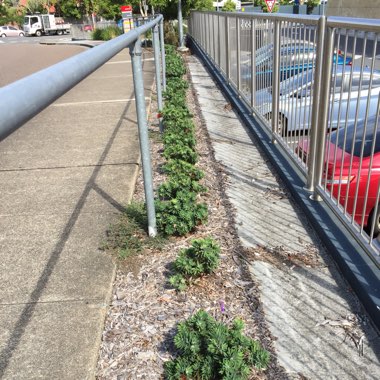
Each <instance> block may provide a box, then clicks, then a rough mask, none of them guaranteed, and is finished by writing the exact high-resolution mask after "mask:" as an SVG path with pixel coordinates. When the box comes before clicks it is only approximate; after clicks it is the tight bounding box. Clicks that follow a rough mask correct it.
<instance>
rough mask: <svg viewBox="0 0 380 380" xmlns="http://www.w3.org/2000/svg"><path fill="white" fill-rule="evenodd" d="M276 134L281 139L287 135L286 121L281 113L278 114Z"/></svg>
mask: <svg viewBox="0 0 380 380" xmlns="http://www.w3.org/2000/svg"><path fill="white" fill-rule="evenodd" d="M277 133H278V134H279V135H280V136H282V137H286V136H287V135H288V119H287V118H286V116H285V115H283V114H281V113H280V114H278V129H277Z"/></svg>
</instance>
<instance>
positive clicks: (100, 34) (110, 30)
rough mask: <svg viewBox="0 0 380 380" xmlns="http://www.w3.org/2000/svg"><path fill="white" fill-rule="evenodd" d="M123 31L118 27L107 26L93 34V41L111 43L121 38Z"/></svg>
mask: <svg viewBox="0 0 380 380" xmlns="http://www.w3.org/2000/svg"><path fill="white" fill-rule="evenodd" d="M122 33H123V31H122V30H121V29H120V28H119V27H117V26H107V27H106V28H104V29H95V30H94V31H93V32H92V39H93V40H100V41H109V40H112V39H113V38H115V37H118V36H120V35H121V34H122Z"/></svg>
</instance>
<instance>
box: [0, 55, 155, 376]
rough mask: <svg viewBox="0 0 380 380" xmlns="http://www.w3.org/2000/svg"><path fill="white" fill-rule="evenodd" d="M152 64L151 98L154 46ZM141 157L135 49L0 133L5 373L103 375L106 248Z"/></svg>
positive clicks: (0, 347) (147, 69)
mask: <svg viewBox="0 0 380 380" xmlns="http://www.w3.org/2000/svg"><path fill="white" fill-rule="evenodd" d="M144 75H145V88H146V99H147V102H148V101H149V99H150V96H151V92H150V89H151V87H152V83H153V80H154V67H153V60H152V59H151V57H149V56H144ZM31 101H32V99H31ZM0 122H1V120H0ZM139 165H140V153H139V145H138V134H137V126H136V113H135V102H134V94H133V81H132V72H131V64H130V56H129V52H128V50H124V51H123V52H121V53H120V54H118V55H117V56H115V57H114V58H113V59H112V60H111V61H109V62H108V63H107V64H105V65H104V66H103V67H102V68H100V69H99V70H97V71H96V72H94V73H93V74H92V75H91V76H89V77H88V78H87V79H86V80H84V81H83V82H81V83H80V84H79V85H78V86H77V87H75V88H74V89H72V90H71V91H70V92H68V93H67V94H65V95H64V96H63V97H61V98H60V99H58V100H57V101H56V102H55V103H54V104H53V105H51V106H50V107H49V108H48V109H46V110H45V111H44V112H42V113H41V114H39V115H38V116H37V117H35V118H34V119H33V120H31V121H30V122H28V123H27V124H26V125H24V126H23V127H22V128H20V129H19V130H17V131H16V132H15V133H13V134H12V135H11V136H9V137H8V138H7V139H5V140H4V141H2V142H0V188H1V191H0V378H1V379H28V380H30V379H37V378H38V379H60V380H63V379H70V380H73V379H78V380H82V379H92V378H94V370H95V367H96V362H97V356H98V349H99V344H100V338H101V333H102V331H103V323H104V316H105V312H106V308H107V304H108V300H109V296H110V294H111V289H112V280H113V277H114V272H115V265H114V263H113V262H112V260H111V258H110V257H109V255H106V254H105V253H104V252H102V251H101V250H100V249H99V247H100V246H101V244H102V242H103V240H104V238H105V231H106V229H107V227H108V226H109V225H110V223H112V222H113V221H115V220H116V218H117V215H118V213H120V211H121V210H122V208H123V205H125V204H126V203H127V202H128V201H129V200H130V198H131V195H132V193H133V189H134V183H135V177H136V175H137V173H138V170H139Z"/></svg>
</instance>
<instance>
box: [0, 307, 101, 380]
mask: <svg viewBox="0 0 380 380" xmlns="http://www.w3.org/2000/svg"><path fill="white" fill-rule="evenodd" d="M105 313H106V305H105V304H104V303H103V302H102V301H101V300H99V301H90V302H89V301H86V302H83V301H81V302H60V303H34V304H26V305H12V306H0V378H1V379H7V380H20V379H30V380H32V379H60V380H65V379H67V380H73V379H81V380H86V379H93V378H94V375H93V367H94V366H95V363H96V360H97V354H98V346H99V343H100V336H101V333H102V325H101V324H100V323H99V321H100V320H104V316H105Z"/></svg>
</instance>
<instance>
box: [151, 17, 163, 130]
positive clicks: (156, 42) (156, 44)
mask: <svg viewBox="0 0 380 380" xmlns="http://www.w3.org/2000/svg"><path fill="white" fill-rule="evenodd" d="M152 32H153V33H152V34H153V52H154V66H155V69H156V90H157V106H158V112H159V113H160V114H161V112H162V90H161V68H160V44H159V37H158V25H157V24H156V25H155V26H154V27H153V31H152ZM160 132H161V133H162V132H163V127H162V119H161V118H160Z"/></svg>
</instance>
